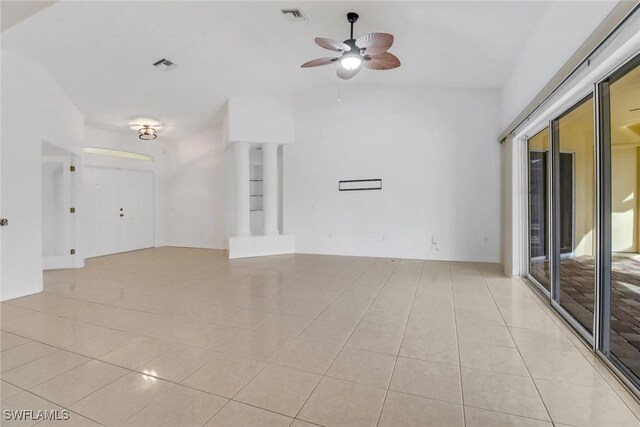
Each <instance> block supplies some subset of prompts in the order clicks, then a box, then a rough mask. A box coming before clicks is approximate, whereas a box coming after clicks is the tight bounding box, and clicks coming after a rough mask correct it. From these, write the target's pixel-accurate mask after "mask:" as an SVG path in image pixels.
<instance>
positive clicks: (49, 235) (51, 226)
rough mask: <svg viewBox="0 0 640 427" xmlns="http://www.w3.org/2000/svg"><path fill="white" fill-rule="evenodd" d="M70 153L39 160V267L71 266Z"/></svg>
mask: <svg viewBox="0 0 640 427" xmlns="http://www.w3.org/2000/svg"><path fill="white" fill-rule="evenodd" d="M70 166H71V157H70V156H46V157H43V159H42V254H43V260H42V267H43V269H45V270H48V269H54V268H72V267H73V254H72V253H71V250H72V249H75V248H74V247H73V241H72V240H73V239H72V233H73V230H72V216H73V215H75V214H73V213H71V208H72V207H73V204H72V198H71V193H72V181H71V180H72V176H71V171H70Z"/></svg>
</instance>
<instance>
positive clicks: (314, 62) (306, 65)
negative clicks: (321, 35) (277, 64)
mask: <svg viewBox="0 0 640 427" xmlns="http://www.w3.org/2000/svg"><path fill="white" fill-rule="evenodd" d="M337 60H338V58H318V59H314V60H312V61H309V62H305V63H304V64H302V65H301V66H300V67H302V68H309V67H319V66H321V65H329V64H331V63H332V62H336V61H337Z"/></svg>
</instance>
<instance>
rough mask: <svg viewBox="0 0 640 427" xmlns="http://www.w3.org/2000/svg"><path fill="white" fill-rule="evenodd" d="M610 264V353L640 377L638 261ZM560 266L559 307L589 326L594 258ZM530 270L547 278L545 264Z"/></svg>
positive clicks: (621, 259)
mask: <svg viewBox="0 0 640 427" xmlns="http://www.w3.org/2000/svg"><path fill="white" fill-rule="evenodd" d="M612 261H613V265H612V271H611V275H612V280H611V285H612V289H611V302H612V304H611V351H612V352H613V353H614V354H615V355H616V356H617V357H618V358H619V359H620V360H621V361H622V362H623V363H624V364H625V365H626V366H627V367H629V368H630V369H631V370H632V371H634V372H635V373H636V375H638V376H640V257H638V256H635V257H630V256H614V257H613V260H612ZM561 263H562V276H561V286H560V290H561V295H560V300H561V302H562V305H563V306H564V307H565V308H566V309H567V311H569V313H571V314H572V315H573V316H574V317H575V318H576V319H577V320H578V321H579V322H580V323H581V324H582V325H591V324H592V323H593V310H594V307H593V305H594V274H595V269H594V261H593V257H587V256H582V257H576V258H564V259H562V261H561ZM531 268H532V271H533V272H534V273H535V274H534V276H535V277H536V278H538V279H540V278H544V277H548V271H547V268H546V263H538V264H532V265H531ZM545 286H547V284H546V283H545ZM588 329H589V330H590V329H591V328H590V327H589V328H588Z"/></svg>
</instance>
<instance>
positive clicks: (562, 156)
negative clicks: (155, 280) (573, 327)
mask: <svg viewBox="0 0 640 427" xmlns="http://www.w3.org/2000/svg"><path fill="white" fill-rule="evenodd" d="M554 131H557V138H558V147H559V151H560V153H559V158H558V171H557V173H558V177H557V179H558V181H557V182H558V210H559V212H558V220H559V223H558V234H559V240H560V241H559V242H557V243H556V244H557V246H556V247H557V248H559V251H560V268H559V270H558V276H559V292H558V299H559V301H558V302H559V303H560V305H561V306H562V307H563V308H564V309H565V310H566V311H568V312H569V314H571V316H572V317H573V318H575V319H576V320H577V321H578V322H579V323H580V324H581V325H582V326H583V327H584V328H585V329H586V330H587V331H588V332H589V333H590V334H592V333H593V313H594V301H595V283H596V282H595V254H596V252H595V225H596V222H595V193H596V192H595V176H596V175H595V146H594V144H595V140H594V139H595V125H594V119H593V97H589V98H588V99H586V100H584V101H582V102H581V103H580V104H579V105H577V106H576V107H574V108H573V109H571V110H570V111H569V112H567V113H565V114H564V115H562V116H561V117H560V118H559V119H557V121H556V123H555V125H554Z"/></svg>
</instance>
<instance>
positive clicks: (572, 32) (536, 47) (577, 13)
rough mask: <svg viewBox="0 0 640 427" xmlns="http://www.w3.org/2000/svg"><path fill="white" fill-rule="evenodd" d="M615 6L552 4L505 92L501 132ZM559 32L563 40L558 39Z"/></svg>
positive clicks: (613, 3) (518, 62)
mask: <svg viewBox="0 0 640 427" xmlns="http://www.w3.org/2000/svg"><path fill="white" fill-rule="evenodd" d="M616 4H617V2H616V1H599V2H598V1H595V2H590V3H589V4H588V7H587V6H584V7H577V6H576V3H574V2H570V1H569V2H567V1H559V2H550V3H549V7H548V9H547V11H546V13H545V14H544V15H543V16H542V18H541V19H540V20H539V24H538V25H537V27H536V29H535V30H534V31H533V32H532V33H531V34H530V35H529V37H528V39H527V40H528V41H527V43H526V44H525V45H524V46H523V47H522V50H521V53H520V58H519V59H518V61H517V63H516V66H515V68H514V69H513V71H512V73H511V76H510V77H509V79H508V80H507V82H506V83H505V85H504V87H503V89H502V95H501V114H500V128H501V129H500V131H502V130H503V129H504V128H506V127H507V126H508V125H509V124H510V123H511V121H512V120H514V119H515V118H516V116H517V115H518V114H520V112H521V111H522V110H524V108H525V107H526V106H527V104H529V102H531V101H532V100H533V98H534V97H535V96H536V95H537V94H538V92H539V91H540V90H542V88H543V87H544V86H545V85H546V84H547V83H548V82H549V80H551V78H552V77H553V76H554V75H555V74H556V73H557V72H558V70H560V68H561V67H562V66H563V65H564V64H565V63H566V62H567V61H568V60H569V58H570V57H571V56H572V55H573V54H574V53H575V52H576V50H578V48H579V47H580V46H581V45H582V43H584V41H585V40H586V39H587V38H588V37H589V35H590V34H591V33H592V32H593V31H594V30H595V29H596V27H597V26H598V25H599V24H600V23H601V22H602V21H603V20H604V18H605V17H606V16H607V14H609V12H610V11H611V9H613V8H614V7H615V5H616ZM558 28H561V29H562V37H557V34H558V31H557V29H558Z"/></svg>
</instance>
